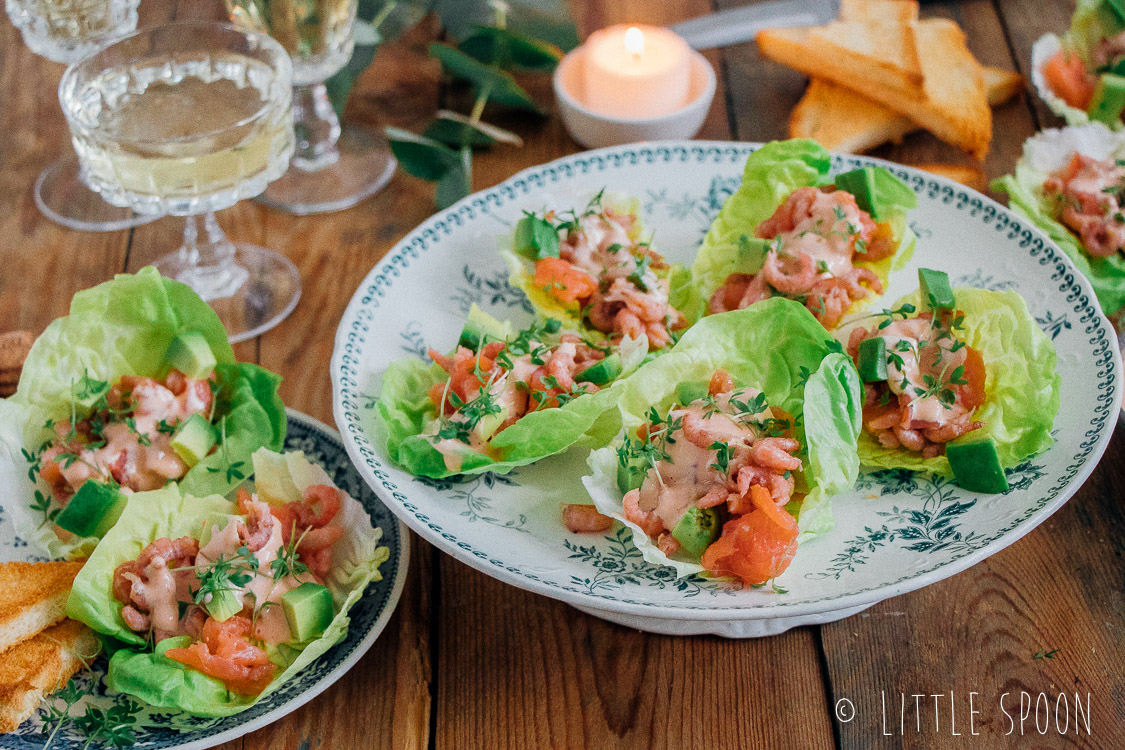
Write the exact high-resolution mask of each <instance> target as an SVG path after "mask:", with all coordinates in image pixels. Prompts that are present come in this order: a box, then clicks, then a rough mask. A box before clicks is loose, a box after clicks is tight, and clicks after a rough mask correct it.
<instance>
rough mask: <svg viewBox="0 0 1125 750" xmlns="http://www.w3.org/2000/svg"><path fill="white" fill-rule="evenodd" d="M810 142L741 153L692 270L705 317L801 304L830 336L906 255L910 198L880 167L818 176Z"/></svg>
mask: <svg viewBox="0 0 1125 750" xmlns="http://www.w3.org/2000/svg"><path fill="white" fill-rule="evenodd" d="M830 163H831V157H830V155H829V153H828V152H827V151H825V150H824V148H823V147H822V146H820V145H819V144H818V143H816V142H815V141H810V140H790V141H774V142H772V143H767V144H766V145H765V146H763V147H762V148H760V149H758V150H757V151H755V152H754V153H752V154H750V156H749V158H747V160H746V167H745V169H744V170H743V174H742V184H741V185H740V186H739V188H738V190H736V191H735V192H734V193H732V194H731V195H730V197H728V198H727V200H726V203H724V204H723V207H722V209H721V210H720V211H719V215H718V217H716V219H715V222H714V223H713V224H712V225H711V229H710V230H709V231H708V232H707V235H706V236H705V237H704V238H703V244H702V245H701V246H700V248H699V252H698V253H697V254H696V258H695V263H694V264H693V265H692V269H691V270H692V276H693V277H694V279H695V284H696V286H697V289H698V292H699V295H700V296H701V297H702V298H703V299H705V300H707V311H708V312H709V313H712V314H714V313H721V312H726V311H728V310H738V309H741V308H744V307H749V306H750V305H752V304H754V303H755V302H759V301H761V300H764V299H769V298H771V297H777V296H781V297H788V298H789V299H794V300H797V301H798V302H802V303H803V304H804V305H805V306H806V307H807V308H808V309H809V310H810V311H812V313H813V315H815V316H816V318H817V320H819V321H820V322H821V323H822V324H823V325H824V326H825V327H827V328H829V329H831V328H835V327H836V326H837V325H838V324H839V322H840V319H841V318H843V316H844V315H845V314H847V313H848V312H850V311H853V310H854V309H855V308H856V307H857V303H858V302H859V301H860V300H864V299H867V298H869V297H871V296H872V295H878V294H881V293H882V292H883V288H884V286H885V285H886V282H887V277H888V275H889V274H890V272H891V269H892V268H898V267H901V265H902V264H904V263H905V262H906V261H907V260H908V259H909V257H910V255H911V254H912V253H913V250H914V242H915V238H914V233H913V232H912V231H911V230H910V228H909V227H908V226H907V223H906V212H907V210H909V209H911V208H914V207H916V206H917V204H918V201H917V197H916V196H915V195H914V191H913V190H911V189H910V187H909V186H907V185H906V183H904V182H902V181H901V180H899V179H898V178H897V177H895V176H894V175H892V174H891V173H890V172H888V171H887V170H885V169H883V168H882V167H864V168H862V169H857V170H853V171H851V172H845V173H843V174H839V175H836V176H835V178H833V177H831V176H830V175H829V174H828V169H829V165H830Z"/></svg>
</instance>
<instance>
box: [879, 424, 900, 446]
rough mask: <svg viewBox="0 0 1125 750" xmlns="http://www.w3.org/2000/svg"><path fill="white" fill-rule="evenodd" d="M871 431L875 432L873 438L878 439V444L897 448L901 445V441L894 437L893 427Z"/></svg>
mask: <svg viewBox="0 0 1125 750" xmlns="http://www.w3.org/2000/svg"><path fill="white" fill-rule="evenodd" d="M872 432H874V433H875V439H876V440H878V441H879V445H881V446H883V447H884V448H891V449H893V448H898V447H899V446H901V445H902V443H900V442H899V441H898V438H897V437H895V433H894V430H893V429H890V428H888V429H885V430H872Z"/></svg>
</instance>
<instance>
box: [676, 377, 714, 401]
mask: <svg viewBox="0 0 1125 750" xmlns="http://www.w3.org/2000/svg"><path fill="white" fill-rule="evenodd" d="M709 390H710V384H709V383H708V382H707V381H706V380H687V381H685V382H683V383H680V384H678V385H677V386H676V402H677V403H680V404H683V405H684V406H687V405H688V404H690V403H692V402H693V401H698V400H699V399H701V398H705V397H706V396H707V393H708V391H709Z"/></svg>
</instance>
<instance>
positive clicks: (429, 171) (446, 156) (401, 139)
mask: <svg viewBox="0 0 1125 750" xmlns="http://www.w3.org/2000/svg"><path fill="white" fill-rule="evenodd" d="M385 132H386V134H387V139H388V140H389V141H390V143H391V151H392V152H393V153H394V155H395V158H396V159H398V163H399V165H401V166H402V168H403V169H404V170H406V172H407V173H408V174H411V175H413V176H415V177H417V178H419V179H422V180H429V181H431V182H432V181H434V180H440V179H442V178H443V177H445V176H446V175H447V174H448V173H449V172H450V171H451V170H454V169H456V170H459V171H461V172H462V173H463V172H464V170H463V169H462V167H461V154H460V153H459V152H457V151H454V150H453V149H451V148H449V147H448V146H446V145H444V144H442V143H439V142H438V141H436V140H434V139H432V138H427V137H425V136H421V135H418V134H416V133H411V132H410V131H409V130H403V129H402V128H394V127H388V128H386V129H385ZM462 181H464V180H462ZM439 187H440V186H439Z"/></svg>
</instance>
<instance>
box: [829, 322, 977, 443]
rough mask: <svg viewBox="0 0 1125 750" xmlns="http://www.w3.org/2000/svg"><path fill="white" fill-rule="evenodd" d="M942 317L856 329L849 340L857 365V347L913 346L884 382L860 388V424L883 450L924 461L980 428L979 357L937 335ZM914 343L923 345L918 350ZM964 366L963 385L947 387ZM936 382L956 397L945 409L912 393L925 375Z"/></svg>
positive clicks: (934, 400) (950, 338)
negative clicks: (869, 342) (876, 340)
mask: <svg viewBox="0 0 1125 750" xmlns="http://www.w3.org/2000/svg"><path fill="white" fill-rule="evenodd" d="M944 320H945V318H938V319H934V318H933V316H932V315H930V314H928V313H927V314H923V315H919V316H918V317H916V318H910V319H908V320H901V321H895V322H893V323H891V324H890V325H887V326H885V327H884V328H882V329H879V328H872V329H870V330H868V329H866V328H862V327H860V328H856V329H855V330H853V331H852V333H851V336H850V338H849V339H848V354H849V355H850V356H851V357H852V359H853V360H854V361H855V362H856V364H857V365H858V363H859V344H860V342H862V341H864V340H865V339H869V338H873V337H876V336H882V337H884V338H887V339H888V340H891V341H895V340H905V341H908V342H914V343H913V344H912V346H914V347H915V349H914V351H903V352H898V356H899V357H900V358H901V359H902V362H903V364H902V366H901V368H900V367H898V366H897V365H892V364H891V363H890V362H888V364H887V371H888V376H889V377H888V379H887V380H886V381H882V382H875V383H865V384H864V386H863V396H864V400H863V425H864V428H865V429H866V430H867V431H868V432H870V433H871V434H872V436H874V437H875V439H876V440H877V441H878V442H879V444H880V445H882V446H883V447H884V448H899V447H902V448H906V449H907V450H911V451H918V452H920V453H921V454H922V456H923V458H933V457H935V456H940V455H942V454H944V453H945V444H946V443H948V442H950V441H951V440H956V439H957V438H959V437H961V436H962V435H964V434H966V433H968V432H972V431H973V430H976V429H979V428H981V427H983V426H984V423H983V422H980V421H975V420H973V414H974V412H975V411H976V409H977V408H978V407H979V406H980V405H981V404H983V403H984V398H985V394H984V377H985V370H984V360H983V358H982V357H981V355H980V353H979V352H978V351H977V350H976V349H973V348H972V347H970V346H966V345H964V344H963V343H961V345H960V346H958V348H957V349H956V350H953V347H954V346H956V345H957V340H956V339H955V338H954V337H953V336H950V335H945V336H942V335H938V332H940V330H941V328H942V327H943V325H944V323H943V321H944ZM917 342H923V343H922V344H921V346H918V344H917ZM958 367H963V373H964V374H963V376H962V377H963V379H964V380H965V381H967V382H966V383H965V384H961V385H957V384H952V383H950V382H949V380H950V374H951V373H952V372H954V371H955V370H956V369H957V368H958ZM927 374H929V375H932V376H933V377H935V378H939V379H940V380H941V382H942V383H944V384H946V385H947V386H948V388H949V389H950V390H951V391H952V392H953V394H954V400H953V402H952V403H949V404H941V403H939V401H938V399H937V397H936V396H928V397H926V398H921V397H919V396H918V391H917V390H915V389H916V388H918V387H920V386H922V385H923V383H924V376H925V375H927Z"/></svg>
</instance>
